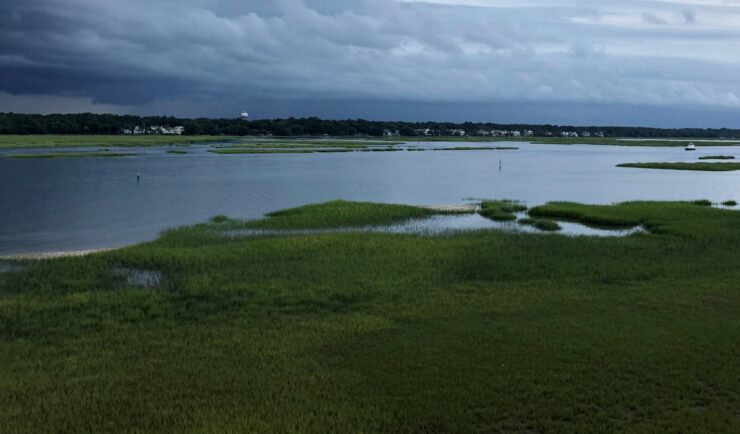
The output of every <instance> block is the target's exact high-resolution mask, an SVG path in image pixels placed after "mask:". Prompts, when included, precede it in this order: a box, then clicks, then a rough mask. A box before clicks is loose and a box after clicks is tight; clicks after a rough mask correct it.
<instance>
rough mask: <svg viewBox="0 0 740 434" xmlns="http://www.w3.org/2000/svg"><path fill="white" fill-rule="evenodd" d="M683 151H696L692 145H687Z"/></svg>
mask: <svg viewBox="0 0 740 434" xmlns="http://www.w3.org/2000/svg"><path fill="white" fill-rule="evenodd" d="M684 149H686V150H687V151H696V146H694V144H693V143H689V144H688V145H686V148H684Z"/></svg>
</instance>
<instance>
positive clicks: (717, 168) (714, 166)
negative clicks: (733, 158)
mask: <svg viewBox="0 0 740 434" xmlns="http://www.w3.org/2000/svg"><path fill="white" fill-rule="evenodd" d="M617 167H634V168H640V169H667V170H702V171H709V172H729V171H733V170H740V163H622V164H617Z"/></svg>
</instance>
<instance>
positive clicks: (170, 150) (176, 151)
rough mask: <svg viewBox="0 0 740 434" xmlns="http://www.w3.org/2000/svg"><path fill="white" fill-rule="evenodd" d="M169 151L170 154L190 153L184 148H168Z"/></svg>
mask: <svg viewBox="0 0 740 434" xmlns="http://www.w3.org/2000/svg"><path fill="white" fill-rule="evenodd" d="M167 153H168V154H178V155H182V154H187V153H188V151H183V150H180V149H168V150H167Z"/></svg>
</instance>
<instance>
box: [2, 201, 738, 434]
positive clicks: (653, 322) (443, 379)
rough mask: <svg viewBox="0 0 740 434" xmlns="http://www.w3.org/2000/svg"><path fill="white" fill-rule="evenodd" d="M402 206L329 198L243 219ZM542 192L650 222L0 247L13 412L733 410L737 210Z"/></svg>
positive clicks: (52, 423)
mask: <svg viewBox="0 0 740 434" xmlns="http://www.w3.org/2000/svg"><path fill="white" fill-rule="evenodd" d="M411 208H413V207H405V206H392V205H378V204H360V203H352V202H342V201H338V202H331V203H328V204H321V205H313V206H308V207H301V208H296V209H293V210H286V211H282V212H277V213H274V215H273V216H272V217H268V218H266V219H265V220H261V222H263V223H257V222H255V223H253V225H254V226H262V225H266V226H273V227H275V228H281V227H284V228H296V227H316V226H325V225H328V226H342V225H349V224H352V225H366V224H373V223H375V222H378V221H382V222H386V221H389V220H397V219H400V220H402V219H406V218H408V217H410V216H417V215H418V214H417V213H418V212H419V211H417V210H416V209H413V210H412V209H411ZM421 212H426V211H424V210H422V211H421ZM531 213H535V214H537V213H541V214H546V215H554V217H555V218H560V216H563V215H570V216H572V217H573V218H579V219H582V220H584V221H594V220H595V221H598V222H622V223H625V224H635V223H636V224H642V225H644V226H646V227H649V228H653V229H655V231H654V232H652V233H648V234H644V233H643V234H637V235H632V236H628V237H615V238H601V237H599V238H595V237H594V238H592V237H583V236H581V237H567V236H560V235H552V236H541V235H537V234H523V233H510V232H497V231H476V232H471V233H459V234H448V235H445V236H440V237H422V236H415V235H399V234H383V233H326V234H321V235H299V236H293V235H291V236H262V237H248V238H239V237H234V236H230V235H229V233H230V231H231V227H232V225H234V224H235V222H234V221H233V220H228V219H225V218H223V217H219V218H217V219H214V220H213V222H209V223H204V224H201V225H195V226H191V227H184V228H179V229H176V230H172V231H168V232H167V233H165V234H163V236H162V237H161V238H160V239H158V240H156V241H153V242H149V243H144V244H140V245H137V246H132V247H129V248H125V249H121V250H117V251H112V252H107V253H103V254H96V255H91V256H88V257H83V258H62V259H55V260H45V261H37V262H33V261H16V262H13V267H3V268H1V269H0V271H2V272H0V431H2V432H3V433H34V432H52V431H53V432H74V433H76V432H147V433H153V432H292V431H302V432H316V433H325V432H528V431H531V432H691V433H703V432H704V433H716V432H738V431H739V430H740V419H738V417H737V410H738V408H740V394H738V390H740V338H738V336H740V315H738V308H739V306H740V291H738V282H740V267H738V256H737V246H738V245H739V243H740V230H739V229H738V228H740V214H738V213H737V212H736V211H731V210H723V209H717V208H712V207H707V206H700V205H697V204H693V203H686V202H630V203H625V204H620V205H616V206H587V205H580V204H573V203H551V204H547V205H545V206H543V207H536V208H534V209H533V210H532V211H531ZM258 222H259V221H258ZM267 222H271V223H267ZM11 268H12V269H11ZM126 273H130V274H131V275H134V276H136V275H141V276H147V275H156V276H161V278H160V279H158V280H155V281H146V282H142V281H140V280H137V279H130V278H127V277H128V276H127V274H126Z"/></svg>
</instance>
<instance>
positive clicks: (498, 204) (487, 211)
mask: <svg viewBox="0 0 740 434" xmlns="http://www.w3.org/2000/svg"><path fill="white" fill-rule="evenodd" d="M480 208H481V209H480V211H479V213H480V215H482V216H483V217H486V218H489V219H491V220H497V221H510V220H516V215H514V213H515V212H522V211H526V210H527V207H526V206H525V205H524V204H522V203H521V202H517V201H514V200H509V199H501V200H484V201H482V202H481V205H480Z"/></svg>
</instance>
